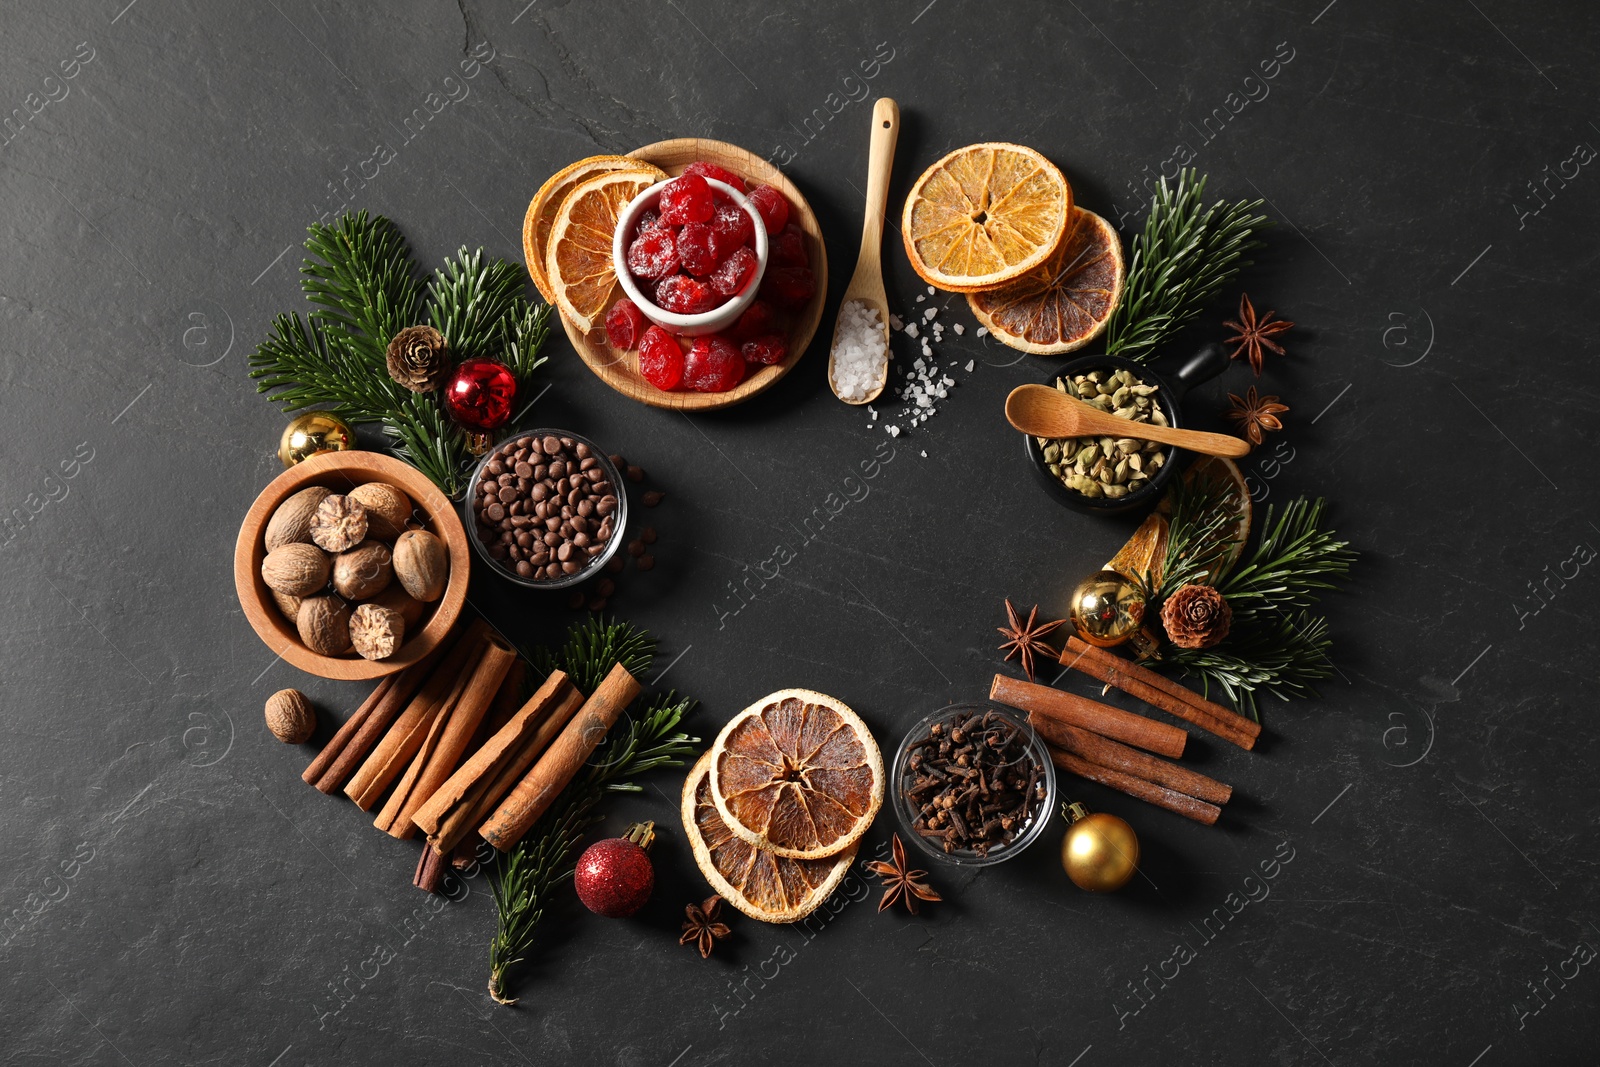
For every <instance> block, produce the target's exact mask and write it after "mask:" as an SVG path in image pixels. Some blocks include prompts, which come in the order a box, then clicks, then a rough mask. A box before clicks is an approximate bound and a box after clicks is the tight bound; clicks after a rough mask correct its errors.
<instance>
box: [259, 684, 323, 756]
mask: <svg viewBox="0 0 1600 1067" xmlns="http://www.w3.org/2000/svg"><path fill="white" fill-rule="evenodd" d="M267 729H269V730H271V731H272V736H273V737H276V738H277V739H278V740H279V741H282V742H283V743H284V744H286V745H303V744H305V743H306V742H307V741H309V740H310V739H311V735H312V734H313V733H315V732H316V730H317V713H316V711H315V709H313V708H312V707H311V701H309V700H307V699H306V695H305V694H304V693H302V692H300V690H298V689H280V690H278V691H277V692H276V693H273V694H272V695H271V696H269V697H268V698H267Z"/></svg>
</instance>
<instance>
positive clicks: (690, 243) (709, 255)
mask: <svg viewBox="0 0 1600 1067" xmlns="http://www.w3.org/2000/svg"><path fill="white" fill-rule="evenodd" d="M712 240H713V237H712V233H711V227H710V226H708V225H706V224H705V223H703V222H686V223H684V225H683V229H681V230H679V231H678V260H679V261H680V262H681V263H682V264H683V269H684V270H686V271H688V272H689V273H690V274H694V275H697V276H698V277H701V278H704V277H705V276H706V275H707V274H710V273H711V272H712V271H713V270H715V269H716V267H717V255H716V253H715V252H714V251H712V245H711V242H712Z"/></svg>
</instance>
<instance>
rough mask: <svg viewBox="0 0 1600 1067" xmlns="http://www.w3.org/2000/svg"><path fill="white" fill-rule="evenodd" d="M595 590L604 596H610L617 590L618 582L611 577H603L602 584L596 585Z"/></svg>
mask: <svg viewBox="0 0 1600 1067" xmlns="http://www.w3.org/2000/svg"><path fill="white" fill-rule="evenodd" d="M594 591H595V592H596V593H598V594H600V595H601V596H603V597H608V596H610V595H611V594H612V593H615V592H616V591H617V583H616V582H613V581H612V580H611V579H610V578H602V579H600V584H599V585H597V586H595V587H594Z"/></svg>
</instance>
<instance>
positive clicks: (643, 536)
mask: <svg viewBox="0 0 1600 1067" xmlns="http://www.w3.org/2000/svg"><path fill="white" fill-rule="evenodd" d="M639 540H641V541H643V542H644V543H645V544H647V545H653V544H655V543H656V528H655V527H654V526H646V527H645V528H644V529H642V530H640V531H639Z"/></svg>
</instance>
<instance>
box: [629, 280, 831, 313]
mask: <svg viewBox="0 0 1600 1067" xmlns="http://www.w3.org/2000/svg"><path fill="white" fill-rule="evenodd" d="M807 273H808V274H809V273H810V272H809V271H807ZM721 302H722V300H721V298H720V297H718V296H717V291H716V290H715V289H713V288H711V286H709V285H707V284H706V283H705V282H703V281H701V280H700V279H698V278H691V277H689V276H688V275H686V274H674V275H672V276H671V277H670V278H663V279H662V280H661V284H660V285H658V286H656V303H657V304H659V305H660V306H661V307H662V308H663V309H664V310H666V311H670V312H673V313H674V314H677V315H699V314H702V313H703V312H707V311H711V310H713V309H714V308H716V306H717V305H718V304H720V303H721Z"/></svg>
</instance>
